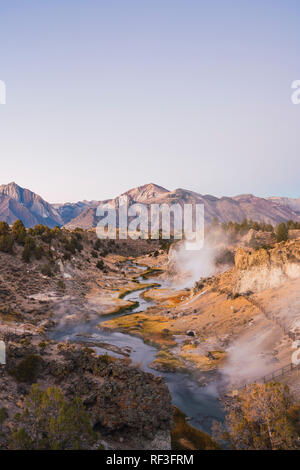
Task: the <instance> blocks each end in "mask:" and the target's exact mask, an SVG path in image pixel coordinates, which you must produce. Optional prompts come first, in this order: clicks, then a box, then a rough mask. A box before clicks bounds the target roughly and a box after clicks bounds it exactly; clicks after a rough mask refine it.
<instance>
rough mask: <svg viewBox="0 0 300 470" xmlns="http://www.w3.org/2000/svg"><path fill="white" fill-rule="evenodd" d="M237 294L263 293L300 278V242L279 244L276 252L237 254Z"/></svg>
mask: <svg viewBox="0 0 300 470" xmlns="http://www.w3.org/2000/svg"><path fill="white" fill-rule="evenodd" d="M235 269H236V292H238V293H245V292H248V291H252V292H260V291H262V290H264V289H269V288H274V287H278V286H280V285H281V284H283V283H284V282H285V281H286V280H288V279H297V278H300V240H299V239H298V240H293V241H289V242H286V243H279V244H278V245H276V246H275V247H274V248H273V249H269V250H268V249H263V248H261V249H259V250H257V251H252V252H250V251H246V250H245V249H243V248H238V249H237V251H236V254H235Z"/></svg>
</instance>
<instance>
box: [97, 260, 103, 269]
mask: <svg viewBox="0 0 300 470" xmlns="http://www.w3.org/2000/svg"><path fill="white" fill-rule="evenodd" d="M96 268H98V269H101V270H103V269H104V268H105V265H104V263H103V260H102V259H101V260H99V261H98V262H97V264H96Z"/></svg>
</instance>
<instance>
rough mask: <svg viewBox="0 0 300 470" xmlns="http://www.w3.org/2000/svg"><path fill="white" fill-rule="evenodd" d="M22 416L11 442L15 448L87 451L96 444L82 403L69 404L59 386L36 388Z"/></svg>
mask: <svg viewBox="0 0 300 470" xmlns="http://www.w3.org/2000/svg"><path fill="white" fill-rule="evenodd" d="M25 406H26V409H25V411H24V413H23V414H21V415H19V417H18V420H17V426H18V427H17V428H16V429H15V430H14V431H13V433H12V436H11V439H10V442H11V448H13V449H31V450H64V449H88V448H91V446H92V445H93V444H94V443H95V442H96V433H95V432H94V431H93V429H92V426H91V422H90V417H89V415H88V413H87V411H86V410H85V407H84V405H83V402H82V400H81V399H80V398H79V397H75V398H74V399H73V400H72V401H71V402H70V403H68V402H67V401H66V399H65V397H64V395H63V393H62V391H61V390H60V389H59V388H57V387H49V388H48V389H47V390H45V391H41V390H40V388H39V386H38V385H37V384H36V385H33V386H32V387H31V391H30V394H29V396H28V398H27V400H26V403H25Z"/></svg>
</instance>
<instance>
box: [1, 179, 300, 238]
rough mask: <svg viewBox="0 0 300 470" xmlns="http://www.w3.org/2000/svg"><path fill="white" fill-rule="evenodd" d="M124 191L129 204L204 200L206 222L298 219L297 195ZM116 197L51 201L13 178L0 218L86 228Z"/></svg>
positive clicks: (5, 190)
mask: <svg viewBox="0 0 300 470" xmlns="http://www.w3.org/2000/svg"><path fill="white" fill-rule="evenodd" d="M124 195H126V196H127V198H128V202H129V204H133V203H141V204H147V205H148V204H152V203H155V204H168V205H170V204H174V203H179V204H181V205H182V204H197V203H198V204H204V207H205V219H206V222H208V223H209V222H211V221H212V220H213V219H214V218H215V217H216V218H218V220H219V221H220V222H228V221H230V220H232V221H236V222H241V221H242V220H243V219H245V218H247V219H253V220H257V221H265V222H266V223H271V224H273V225H276V224H278V223H279V222H282V221H287V220H294V221H300V198H299V199H293V198H283V197H269V198H261V197H256V196H254V195H252V194H243V195H239V196H234V197H221V198H217V197H215V196H211V195H201V194H198V193H196V192H194V191H189V190H186V189H181V188H179V189H175V190H174V191H169V190H168V189H165V188H163V187H161V186H158V185H156V184H153V183H150V184H146V185H143V186H139V187H137V188H133V189H131V190H129V191H126V192H125V193H123V194H122V196H124ZM118 198H119V196H118V197H116V198H115V199H108V200H105V201H79V202H77V203H62V204H51V203H49V202H47V201H45V200H44V199H43V198H42V197H41V196H39V195H37V194H35V193H34V192H32V191H30V190H29V189H24V188H21V187H20V186H18V185H17V184H16V183H14V182H13V183H9V184H7V185H1V186H0V220H4V221H6V222H7V223H9V224H12V223H13V222H15V220H17V219H21V220H22V221H23V223H24V225H25V226H26V227H33V226H34V225H37V224H45V225H48V226H49V227H55V226H57V225H59V226H65V227H66V228H70V229H71V228H76V227H80V228H83V229H88V228H92V227H95V226H96V225H97V222H98V218H97V215H96V211H97V207H98V205H99V204H100V203H113V204H115V205H117V202H118Z"/></svg>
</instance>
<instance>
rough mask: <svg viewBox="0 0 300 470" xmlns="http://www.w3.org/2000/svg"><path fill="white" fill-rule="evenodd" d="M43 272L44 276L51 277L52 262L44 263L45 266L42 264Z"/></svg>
mask: <svg viewBox="0 0 300 470" xmlns="http://www.w3.org/2000/svg"><path fill="white" fill-rule="evenodd" d="M41 273H42V274H43V275H44V276H48V277H51V276H52V274H53V273H52V269H51V266H50V264H49V263H48V264H44V266H42V269H41Z"/></svg>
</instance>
